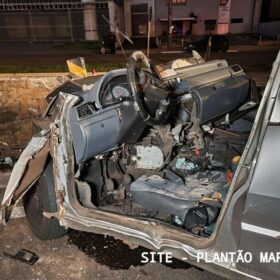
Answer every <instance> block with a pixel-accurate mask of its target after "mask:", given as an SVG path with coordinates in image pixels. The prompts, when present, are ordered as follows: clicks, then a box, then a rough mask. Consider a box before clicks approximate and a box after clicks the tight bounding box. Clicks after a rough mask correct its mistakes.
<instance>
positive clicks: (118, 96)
mask: <svg viewBox="0 0 280 280" xmlns="http://www.w3.org/2000/svg"><path fill="white" fill-rule="evenodd" d="M128 99H131V95H130V87H129V85H128V82H127V77H126V75H124V76H118V77H115V78H113V79H111V80H110V81H108V82H106V83H105V84H104V86H103V88H102V92H101V94H100V103H101V104H102V106H109V105H113V104H116V103H119V102H122V101H124V100H128Z"/></svg>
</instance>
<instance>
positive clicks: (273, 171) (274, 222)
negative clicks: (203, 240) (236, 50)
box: [237, 55, 280, 279]
mask: <svg viewBox="0 0 280 280" xmlns="http://www.w3.org/2000/svg"><path fill="white" fill-rule="evenodd" d="M277 63H278V66H277V67H278V69H277V70H276V71H275V73H274V74H275V76H274V77H275V82H274V84H273V86H272V89H271V96H270V100H269V103H268V105H267V109H268V110H267V111H269V108H270V107H271V108H273V110H272V114H267V116H266V117H267V119H266V121H267V127H266V129H265V130H264V131H263V133H264V138H263V141H262V143H261V145H260V150H259V155H258V157H257V160H256V167H255V171H254V174H253V177H252V181H251V185H250V189H249V191H248V194H247V197H246V202H245V207H244V211H243V217H242V221H241V229H242V230H241V236H240V245H239V249H240V250H243V251H244V252H250V253H251V254H252V261H251V262H249V263H238V264H237V267H238V269H239V270H241V271H243V272H245V273H249V274H251V275H254V276H256V277H260V278H262V279H279V274H280V177H279V174H280V142H279V139H280V67H279V55H278V59H277V61H276V62H275V64H277Z"/></svg>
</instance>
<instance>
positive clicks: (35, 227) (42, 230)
mask: <svg viewBox="0 0 280 280" xmlns="http://www.w3.org/2000/svg"><path fill="white" fill-rule="evenodd" d="M52 171H53V168H52V161H50V162H49V163H48V164H47V166H46V168H45V170H44V172H43V173H42V175H41V177H40V178H39V180H38V181H37V182H36V184H35V185H34V186H33V187H32V188H31V189H30V190H29V191H28V192H27V194H26V195H25V196H24V198H23V205H24V210H25V215H26V219H27V221H28V223H29V226H30V228H31V230H32V232H33V233H34V234H35V235H36V236H37V237H38V238H40V239H42V240H51V239H56V238H59V237H61V236H63V235H64V234H66V233H67V229H66V228H65V227H63V226H61V225H60V224H59V222H58V220H57V219H56V218H51V219H48V218H46V217H45V216H44V215H43V212H44V211H47V212H56V211H57V205H56V195H55V189H54V178H53V172H52Z"/></svg>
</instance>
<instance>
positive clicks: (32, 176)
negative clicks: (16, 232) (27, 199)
mask: <svg viewBox="0 0 280 280" xmlns="http://www.w3.org/2000/svg"><path fill="white" fill-rule="evenodd" d="M48 139H49V133H48V131H42V132H41V133H40V134H38V135H36V136H34V137H33V138H32V139H31V141H30V142H29V143H28V145H27V147H26V148H25V150H24V151H23V153H22V154H21V156H20V158H19V160H18V161H17V163H16V164H15V166H14V168H13V171H12V174H11V176H10V179H9V182H8V186H7V188H6V191H5V194H4V198H3V201H2V208H3V213H2V214H3V215H4V212H5V211H4V210H5V208H7V207H9V206H10V207H9V210H10V211H11V210H12V207H13V205H15V204H16V203H17V201H18V200H19V199H20V198H21V196H22V195H23V194H24V193H25V192H26V191H27V189H28V187H29V186H30V185H32V184H33V183H34V182H35V181H36V180H37V178H38V177H39V176H40V174H41V172H42V171H43V168H44V165H45V161H46V159H47V156H48V154H49V143H48ZM10 211H9V212H10ZM7 218H9V215H8V217H7Z"/></svg>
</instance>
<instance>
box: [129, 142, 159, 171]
mask: <svg viewBox="0 0 280 280" xmlns="http://www.w3.org/2000/svg"><path fill="white" fill-rule="evenodd" d="M135 148H136V155H135V156H133V157H132V158H131V160H132V161H134V162H135V163H136V167H137V168H142V169H153V170H155V169H158V168H160V167H161V166H162V165H163V163H164V157H163V153H162V151H161V149H160V148H159V147H157V146H149V147H144V146H140V145H136V146H135Z"/></svg>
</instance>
